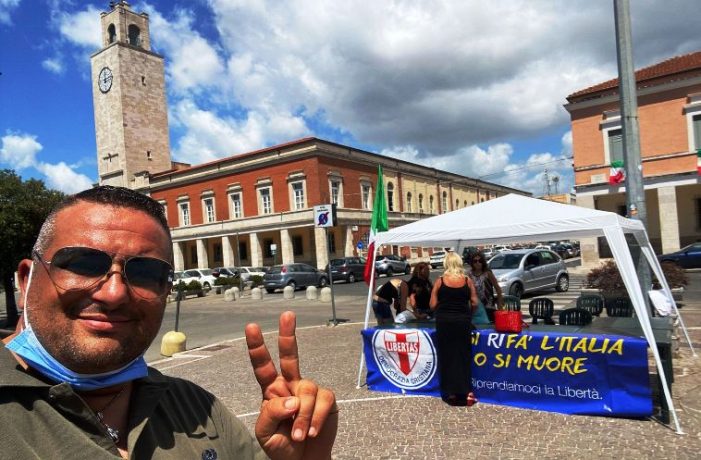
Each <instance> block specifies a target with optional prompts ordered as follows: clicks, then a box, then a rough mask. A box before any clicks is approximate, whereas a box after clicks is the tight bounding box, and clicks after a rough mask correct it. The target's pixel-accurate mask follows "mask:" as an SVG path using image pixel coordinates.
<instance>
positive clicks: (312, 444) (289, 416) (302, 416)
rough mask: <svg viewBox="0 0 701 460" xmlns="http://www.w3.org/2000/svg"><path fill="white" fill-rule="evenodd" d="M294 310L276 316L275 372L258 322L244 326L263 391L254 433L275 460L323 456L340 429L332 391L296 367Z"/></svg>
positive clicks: (250, 354) (331, 445)
mask: <svg viewBox="0 0 701 460" xmlns="http://www.w3.org/2000/svg"><path fill="white" fill-rule="evenodd" d="M295 327H296V318H295V314H294V313H293V312H291V311H287V312H285V313H283V314H282V315H280V333H279V338H278V348H279V351H280V373H279V374H278V372H277V369H276V368H275V364H274V363H273V360H272V358H271V357H270V353H269V352H268V348H267V347H266V346H265V341H264V340H263V334H262V332H261V330H260V327H259V326H258V325H257V324H248V325H246V344H247V345H248V355H249V357H250V358H251V365H252V366H253V373H254V374H255V376H256V380H258V384H259V385H260V388H261V390H262V392H263V402H262V404H261V409H260V415H259V416H258V420H257V421H256V428H255V433H256V438H257V439H258V442H259V443H260V445H261V447H262V448H263V450H264V451H265V453H266V454H267V455H268V456H269V457H270V458H271V459H273V460H275V459H303V458H306V459H327V458H331V449H332V448H333V443H334V440H335V439H336V430H337V428H338V408H337V406H336V396H335V395H334V394H333V392H332V391H331V390H328V389H326V388H320V387H319V386H317V384H316V383H314V382H313V381H312V380H307V379H303V378H302V376H301V375H300V372H299V353H298V351H297V337H296V336H295Z"/></svg>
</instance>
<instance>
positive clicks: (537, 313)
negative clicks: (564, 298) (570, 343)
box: [528, 297, 555, 324]
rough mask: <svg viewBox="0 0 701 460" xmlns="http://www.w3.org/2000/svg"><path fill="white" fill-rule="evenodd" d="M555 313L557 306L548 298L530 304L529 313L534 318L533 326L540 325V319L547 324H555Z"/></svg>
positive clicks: (541, 298)
mask: <svg viewBox="0 0 701 460" xmlns="http://www.w3.org/2000/svg"><path fill="white" fill-rule="evenodd" d="M554 312H555V304H554V303H553V301H552V300H550V299H548V298H547V297H540V298H538V299H533V300H531V301H530V303H529V304H528V313H530V315H531V318H533V324H538V319H542V320H543V321H544V322H545V324H555V321H553V313H554Z"/></svg>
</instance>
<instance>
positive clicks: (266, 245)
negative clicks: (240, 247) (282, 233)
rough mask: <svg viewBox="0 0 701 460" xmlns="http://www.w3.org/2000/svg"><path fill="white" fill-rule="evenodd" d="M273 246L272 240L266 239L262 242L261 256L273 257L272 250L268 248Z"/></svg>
mask: <svg viewBox="0 0 701 460" xmlns="http://www.w3.org/2000/svg"><path fill="white" fill-rule="evenodd" d="M272 244H273V240H272V239H270V238H266V239H264V240H263V254H264V256H265V257H273V248H271V247H270V246H271V245H272Z"/></svg>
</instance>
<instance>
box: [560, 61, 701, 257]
mask: <svg viewBox="0 0 701 460" xmlns="http://www.w3.org/2000/svg"><path fill="white" fill-rule="evenodd" d="M635 79H636V85H637V95H638V120H639V127H640V148H641V160H642V168H643V180H644V189H645V201H646V206H647V215H648V218H647V220H648V222H647V230H648V234H649V236H650V240H651V242H652V244H653V246H654V247H655V250H656V251H658V252H660V253H663V252H664V253H666V252H670V251H676V250H678V249H680V248H681V247H683V246H685V245H687V244H690V243H692V242H695V241H697V240H698V239H699V237H700V236H701V181H699V173H698V172H697V151H698V150H699V149H701V51H699V52H695V53H691V54H687V55H683V56H677V57H674V58H671V59H668V60H666V61H663V62H660V63H658V64H655V65H652V66H650V67H646V68H643V69H640V70H638V71H636V72H635ZM567 101H568V103H567V104H566V105H565V108H566V109H567V111H568V112H569V113H570V117H571V120H572V145H573V154H574V171H575V190H576V193H577V204H578V205H579V206H584V207H588V208H595V209H602V210H606V211H613V212H617V213H620V214H622V215H626V197H625V181H624V182H622V183H619V184H614V185H611V184H609V172H610V165H611V163H612V162H614V161H617V160H619V161H620V160H623V143H622V128H621V116H620V108H619V93H618V79H613V80H609V81H606V82H603V83H600V84H597V85H594V86H592V87H589V88H586V89H583V90H581V91H577V92H575V93H573V94H571V95H569V96H568V97H567ZM581 244H582V246H581V247H582V262H583V263H584V264H587V265H588V264H592V263H596V262H598V260H599V257H600V256H601V257H604V256H609V253H608V249H607V248H606V247H604V246H602V245H601V244H600V242H597V241H596V240H590V241H582V242H581Z"/></svg>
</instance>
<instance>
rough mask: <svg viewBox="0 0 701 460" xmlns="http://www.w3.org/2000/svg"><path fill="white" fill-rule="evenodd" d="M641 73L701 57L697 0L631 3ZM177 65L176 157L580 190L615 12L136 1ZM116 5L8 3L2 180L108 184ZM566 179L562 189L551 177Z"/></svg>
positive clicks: (513, 1) (593, 0)
mask: <svg viewBox="0 0 701 460" xmlns="http://www.w3.org/2000/svg"><path fill="white" fill-rule="evenodd" d="M630 3H631V22H632V34H633V57H634V63H635V66H636V68H641V67H644V66H647V65H650V64H654V63H656V62H659V61H662V60H664V59H667V58H670V57H673V56H678V55H681V54H686V53H689V52H693V51H698V50H700V49H701V34H699V26H698V2H697V0H666V1H659V0H657V1H653V0H632V1H631V2H630ZM131 7H132V9H133V10H135V11H137V12H142V11H144V12H147V13H148V14H149V18H150V29H151V43H152V49H153V50H154V51H155V52H157V53H159V54H161V55H162V56H164V57H165V64H166V68H165V72H166V86H167V95H166V96H167V100H168V119H169V125H170V142H171V153H172V159H173V160H176V161H182V162H186V163H191V164H199V163H203V162H206V161H211V160H214V159H217V158H223V157H229V156H233V155H238V154H241V153H246V152H249V151H252V150H257V149H260V148H264V147H267V146H270V145H275V144H278V143H283V142H288V141H291V140H295V139H299V138H302V137H307V136H316V137H319V138H321V139H326V140H329V141H333V142H339V143H342V144H346V145H350V146H353V147H356V148H360V149H365V150H368V151H371V152H375V153H379V154H381V155H387V156H392V157H395V158H400V159H403V160H407V161H411V162H415V163H418V164H423V165H426V166H429V167H434V168H438V169H442V170H445V171H449V172H452V173H456V174H463V175H467V176H470V177H475V178H480V179H482V180H486V181H489V182H494V183H497V184H502V185H506V186H509V187H514V188H518V189H522V190H527V191H529V192H532V193H533V194H534V195H536V196H540V195H543V194H544V192H545V191H546V181H545V180H544V175H545V174H546V170H547V175H548V177H549V178H550V179H551V181H550V184H551V185H550V191H551V193H554V192H556V191H557V192H559V193H564V192H570V191H572V187H573V182H574V174H573V170H572V162H571V159H570V158H571V156H572V136H571V131H570V125H569V117H568V114H567V111H566V110H565V109H564V108H563V105H564V104H565V103H566V97H567V95H569V94H571V93H573V92H575V91H577V90H580V89H583V88H586V87H589V86H592V85H594V84H597V83H600V82H603V81H606V80H609V79H611V78H615V77H616V76H617V67H616V45H615V30H614V17H613V1H612V0H567V1H557V0H549V1H546V0H500V1H489V2H487V1H480V0H384V1H379V2H378V1H371V0H345V1H343V2H339V1H338V0H286V1H284V2H281V1H278V0H188V1H184V0H169V1H165V0H163V1H155V0H151V1H149V2H140V1H139V2H137V1H134V2H131ZM108 9H109V2H108V1H99V2H94V1H72V0H63V1H60V0H0V73H1V74H0V168H2V169H5V168H9V169H13V170H15V171H16V172H17V173H18V174H19V175H20V176H22V177H23V178H25V179H27V178H37V179H42V180H43V181H44V182H45V183H46V185H47V186H48V187H50V188H53V189H58V190H61V191H63V192H66V193H73V192H77V191H80V190H84V189H86V188H88V187H90V186H91V184H93V183H95V182H96V181H97V156H96V148H95V126H94V121H93V106H92V87H91V82H90V55H91V54H93V53H95V52H96V51H98V50H99V49H100V47H101V43H100V25H99V17H100V12H101V11H107V10H108ZM554 177H557V182H554V181H552V178H554Z"/></svg>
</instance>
